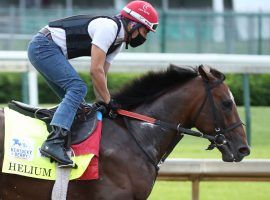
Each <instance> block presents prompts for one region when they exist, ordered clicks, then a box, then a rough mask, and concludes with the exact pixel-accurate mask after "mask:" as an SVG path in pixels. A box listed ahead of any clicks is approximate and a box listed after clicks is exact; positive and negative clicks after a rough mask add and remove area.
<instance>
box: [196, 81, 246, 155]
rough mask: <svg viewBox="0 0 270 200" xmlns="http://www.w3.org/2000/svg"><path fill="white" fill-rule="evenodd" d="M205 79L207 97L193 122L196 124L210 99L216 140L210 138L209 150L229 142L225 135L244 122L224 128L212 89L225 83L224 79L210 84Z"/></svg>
mask: <svg viewBox="0 0 270 200" xmlns="http://www.w3.org/2000/svg"><path fill="white" fill-rule="evenodd" d="M203 81H204V86H205V93H206V95H205V97H204V100H203V103H202V105H201V106H200V108H199V109H198V111H197V112H196V114H195V117H194V118H193V120H191V124H192V125H194V126H195V123H196V121H197V119H198V117H199V115H200V114H201V112H202V110H203V108H204V106H205V104H206V102H207V99H209V103H210V106H211V111H212V117H213V123H214V131H215V134H214V135H215V136H214V137H215V138H214V140H212V139H209V140H210V142H211V144H210V145H209V146H208V148H207V150H212V149H214V148H215V147H217V146H223V145H225V144H227V143H228V141H227V139H226V137H225V135H226V134H227V133H228V132H230V131H232V130H233V129H235V128H237V127H238V126H240V125H243V123H242V122H241V121H238V122H235V123H233V124H231V125H230V126H229V127H227V128H222V124H224V123H222V121H221V119H220V117H219V115H218V110H217V108H216V106H215V101H214V98H213V95H212V89H214V88H215V87H217V86H219V85H220V84H222V83H223V79H219V80H217V81H215V82H214V83H213V84H210V83H209V81H207V80H203Z"/></svg>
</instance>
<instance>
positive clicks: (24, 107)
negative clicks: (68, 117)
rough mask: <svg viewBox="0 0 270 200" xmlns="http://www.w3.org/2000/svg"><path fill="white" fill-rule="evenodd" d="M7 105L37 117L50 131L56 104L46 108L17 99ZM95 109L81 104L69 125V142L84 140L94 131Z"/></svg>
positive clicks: (74, 142)
mask: <svg viewBox="0 0 270 200" xmlns="http://www.w3.org/2000/svg"><path fill="white" fill-rule="evenodd" d="M8 107H9V108H10V109H12V110H15V111H17V112H19V113H21V114H23V115H26V116H29V117H32V118H36V119H39V120H41V121H43V122H45V123H46V125H47V129H48V131H49V132H51V126H50V122H51V120H52V117H53V114H54V113H55V111H56V109H57V106H56V107H53V108H50V109H46V108H40V107H34V106H31V105H28V104H25V103H22V102H19V101H11V102H10V103H9V104H8ZM96 112H97V109H96V108H95V106H94V105H90V104H81V105H80V107H79V109H78V111H77V113H76V116H75V119H74V121H73V124H72V126H71V130H70V132H71V144H78V143H81V142H83V141H84V140H86V139H87V138H88V137H90V135H91V134H92V133H93V132H94V130H95V128H96V126H97V122H98V119H97V113H96Z"/></svg>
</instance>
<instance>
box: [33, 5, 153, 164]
mask: <svg viewBox="0 0 270 200" xmlns="http://www.w3.org/2000/svg"><path fill="white" fill-rule="evenodd" d="M157 25H158V13H157V11H156V10H155V9H154V8H153V6H152V5H151V4H150V3H148V2H145V1H132V2H130V3H129V4H127V5H126V6H125V7H124V8H123V9H122V10H121V12H120V14H119V15H116V16H114V17H108V16H97V17H90V16H85V15H78V16H73V17H69V18H64V19H60V20H56V21H52V22H50V23H49V25H47V26H45V27H44V28H42V29H41V30H40V31H39V32H38V34H37V35H36V36H34V37H33V39H32V41H31V42H30V43H29V47H28V57H29V60H30V62H31V63H32V65H33V66H34V67H35V68H36V69H37V71H38V72H39V73H40V74H41V75H42V76H43V77H44V78H45V79H46V81H47V82H48V84H49V86H50V87H51V88H52V89H53V91H54V92H55V93H56V94H57V95H58V96H59V97H60V99H61V100H62V101H61V103H60V104H59V106H58V108H57V110H56V112H55V114H54V116H53V119H52V121H51V123H50V125H51V126H52V132H51V133H50V134H49V136H48V138H47V139H46V141H45V142H44V143H43V144H42V146H41V149H40V151H41V153H42V154H43V155H45V156H47V157H50V158H51V159H53V160H55V161H56V162H58V164H59V167H72V166H74V163H73V161H72V160H71V159H70V158H69V156H68V155H67V152H66V149H65V148H68V147H67V146H66V144H65V143H66V142H65V141H66V138H67V136H68V135H69V134H70V132H69V131H70V128H71V125H72V123H73V120H74V117H75V115H76V112H77V109H78V108H79V106H80V104H81V103H82V102H83V101H84V98H85V96H86V93H87V87H86V84H85V82H84V81H83V80H82V79H81V78H80V77H79V75H78V74H77V72H76V71H75V70H74V68H73V67H72V66H71V64H70V63H69V61H68V60H69V59H72V58H76V57H80V56H91V68H90V76H91V79H92V82H93V87H94V90H95V91H96V92H95V93H96V97H97V99H99V101H102V102H103V104H104V105H106V109H107V111H106V113H108V112H109V111H110V110H114V109H115V108H116V104H115V103H113V101H112V100H111V96H110V93H109V91H108V88H107V79H106V75H107V72H108V70H109V67H110V64H111V63H112V61H113V59H114V57H115V56H116V55H117V54H118V53H119V52H120V50H121V48H122V44H123V43H124V42H125V43H126V49H127V48H128V45H130V46H131V47H137V46H139V45H141V44H143V43H144V42H145V40H146V37H147V34H148V32H149V31H152V32H155V30H156V28H157Z"/></svg>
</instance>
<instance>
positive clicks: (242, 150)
mask: <svg viewBox="0 0 270 200" xmlns="http://www.w3.org/2000/svg"><path fill="white" fill-rule="evenodd" d="M238 152H239V153H240V154H241V155H242V156H248V155H249V154H250V149H249V148H248V147H241V148H239V149H238Z"/></svg>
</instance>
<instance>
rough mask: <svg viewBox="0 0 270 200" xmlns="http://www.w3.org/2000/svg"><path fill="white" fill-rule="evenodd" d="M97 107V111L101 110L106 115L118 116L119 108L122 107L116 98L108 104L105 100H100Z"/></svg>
mask: <svg viewBox="0 0 270 200" xmlns="http://www.w3.org/2000/svg"><path fill="white" fill-rule="evenodd" d="M95 105H96V107H97V111H100V112H101V113H102V114H103V116H104V117H110V118H116V117H117V112H116V111H117V109H119V108H121V106H120V104H118V103H117V102H116V101H115V100H114V99H111V100H110V102H109V103H108V104H106V103H105V102H103V101H99V102H97V103H95Z"/></svg>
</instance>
